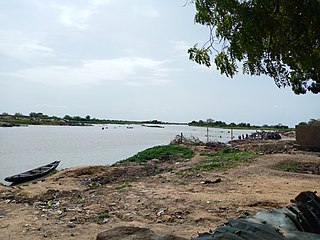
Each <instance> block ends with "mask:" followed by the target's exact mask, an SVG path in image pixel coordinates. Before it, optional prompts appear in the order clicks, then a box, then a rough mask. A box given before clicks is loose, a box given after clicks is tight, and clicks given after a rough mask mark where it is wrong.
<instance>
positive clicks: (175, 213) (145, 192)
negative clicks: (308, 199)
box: [0, 141, 320, 240]
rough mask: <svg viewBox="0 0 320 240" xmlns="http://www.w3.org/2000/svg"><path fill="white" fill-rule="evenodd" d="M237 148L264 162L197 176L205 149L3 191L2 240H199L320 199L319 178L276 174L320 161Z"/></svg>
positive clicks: (73, 172)
mask: <svg viewBox="0 0 320 240" xmlns="http://www.w3.org/2000/svg"><path fill="white" fill-rule="evenodd" d="M234 145H235V147H236V148H241V149H253V150H257V151H259V152H261V155H260V156H259V157H258V158H255V159H254V160H253V161H252V163H251V164H249V165H244V166H239V167H236V168H233V169H229V170H226V171H221V170H220V171H219V170H216V171H210V172H206V171H192V170H190V169H191V168H192V166H194V165H195V164H196V163H197V162H199V161H200V160H201V158H203V156H201V153H202V152H208V151H211V150H212V149H210V148H208V147H203V146H198V147H195V148H194V151H195V156H194V157H193V158H192V159H190V160H188V161H185V160H181V159H169V160H168V161H163V160H153V161H150V162H149V163H147V164H126V165H123V164H122V165H121V164H119V165H114V166H110V167H108V166H92V167H79V168H72V169H66V170H62V171H59V172H58V173H56V174H54V175H52V176H50V177H48V178H46V179H45V181H38V182H33V183H29V184H24V185H20V186H11V187H6V186H0V232H1V236H0V238H1V239H12V240H15V239H17V240H18V239H19V240H20V239H25V240H29V239H30V240H31V239H32V240H40V239H77V240H89V239H92V240H94V239H96V236H97V234H98V233H99V232H102V231H104V230H108V229H111V228H114V227H118V226H138V227H146V228H150V229H151V230H153V231H155V232H159V233H167V234H173V235H176V236H180V237H185V238H186V239H191V238H192V237H195V236H197V235H198V233H202V232H208V231H210V230H214V229H215V228H216V227H217V226H218V225H221V224H223V223H224V222H226V221H227V220H228V219H230V218H237V217H239V216H241V215H243V214H254V213H256V212H257V211H260V210H263V209H275V208H281V207H284V206H286V205H288V204H290V200H291V199H294V198H295V197H296V196H297V195H298V194H299V193H300V192H302V191H320V186H319V180H320V176H319V175H316V174H311V172H310V171H309V172H308V171H305V172H304V173H291V172H284V171H278V170H274V168H275V166H276V165H278V164H280V163H286V162H290V161H297V162H299V163H301V165H305V166H317V165H318V164H320V157H319V156H320V155H319V153H311V152H303V151H298V150H295V149H294V148H293V144H291V143H289V142H286V141H273V142H272V141H270V142H268V141H267V142H259V143H256V142H251V143H250V142H249V143H246V144H240V145H239V144H236V143H235V144H234Z"/></svg>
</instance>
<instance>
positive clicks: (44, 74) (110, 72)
mask: <svg viewBox="0 0 320 240" xmlns="http://www.w3.org/2000/svg"><path fill="white" fill-rule="evenodd" d="M165 63H166V62H164V61H157V60H153V59H149V58H115V59H104V60H91V61H86V62H84V63H83V64H82V65H80V66H76V67H70V66H39V67H34V68H28V69H24V70H20V71H17V72H12V73H0V75H2V76H7V77H8V76H11V77H15V78H19V79H23V80H27V81H31V82H38V83H42V84H46V85H50V86H81V85H96V84H100V83H102V82H106V81H117V82H122V83H123V84H130V85H141V84H144V85H150V84H152V85H155V84H156V85H158V84H164V83H167V82H168V79H167V76H168V73H169V72H170V71H174V69H169V68H166V67H164V64H165Z"/></svg>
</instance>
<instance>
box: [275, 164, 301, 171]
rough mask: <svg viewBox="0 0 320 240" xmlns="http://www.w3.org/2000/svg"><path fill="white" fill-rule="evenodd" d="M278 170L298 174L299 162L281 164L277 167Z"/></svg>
mask: <svg viewBox="0 0 320 240" xmlns="http://www.w3.org/2000/svg"><path fill="white" fill-rule="evenodd" d="M276 170H279V171H286V172H296V171H297V170H298V162H297V161H290V162H288V163H284V164H280V165H278V166H276Z"/></svg>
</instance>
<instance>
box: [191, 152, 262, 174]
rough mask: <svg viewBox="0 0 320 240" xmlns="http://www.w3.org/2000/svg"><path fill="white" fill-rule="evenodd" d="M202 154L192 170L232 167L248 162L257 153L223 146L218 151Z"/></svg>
mask: <svg viewBox="0 0 320 240" xmlns="http://www.w3.org/2000/svg"><path fill="white" fill-rule="evenodd" d="M202 156H204V159H203V160H202V161H200V163H199V165H198V166H196V167H194V168H193V170H196V171H197V170H201V171H211V170H213V169H219V170H225V169H229V168H234V167H236V166H238V165H240V164H247V163H250V162H251V161H252V159H254V158H255V157H257V156H259V154H258V153H256V152H252V151H240V150H235V149H231V148H223V149H221V150H220V151H214V152H210V153H207V154H203V155H202Z"/></svg>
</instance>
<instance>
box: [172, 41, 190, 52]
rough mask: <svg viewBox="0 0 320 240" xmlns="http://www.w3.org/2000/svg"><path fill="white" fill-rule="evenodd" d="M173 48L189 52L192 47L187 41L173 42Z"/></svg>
mask: <svg viewBox="0 0 320 240" xmlns="http://www.w3.org/2000/svg"><path fill="white" fill-rule="evenodd" d="M171 43H172V44H173V48H174V49H175V50H177V51H183V52H185V53H186V52H187V51H188V49H189V48H190V47H192V46H190V45H189V44H188V43H187V42H186V41H171Z"/></svg>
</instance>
